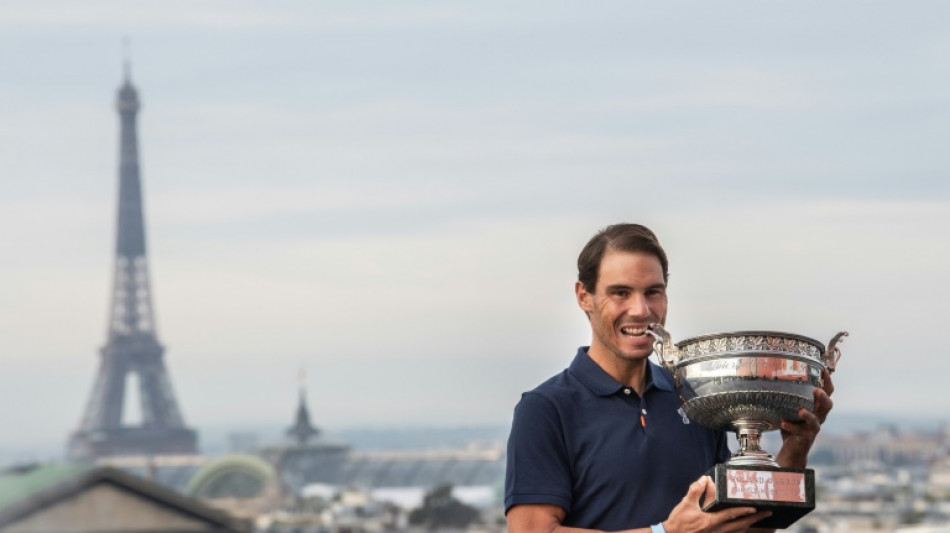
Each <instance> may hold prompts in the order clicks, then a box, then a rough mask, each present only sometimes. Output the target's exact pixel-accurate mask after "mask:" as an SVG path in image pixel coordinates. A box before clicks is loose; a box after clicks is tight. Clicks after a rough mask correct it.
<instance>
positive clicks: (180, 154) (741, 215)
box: [0, 0, 950, 451]
mask: <svg viewBox="0 0 950 533" xmlns="http://www.w3.org/2000/svg"><path fill="white" fill-rule="evenodd" d="M948 22H950V4H947V3H946V2H941V1H915V2H902V3H895V2H881V1H841V2H834V3H829V2H818V1H801V2H794V3H778V2H756V1H726V2H716V3H709V2H700V1H674V2H664V3H650V2H638V1H628V0H626V1H603V2H596V3H591V2H580V1H562V2H541V1H531V0H529V1H521V2H500V1H495V0H487V1H481V2H456V1H442V2H434V1H406V2H389V1H365V2H327V1H318V2H304V1H291V0H288V1H283V2H267V3H265V2H251V1H245V0H233V1H232V0H229V1H224V0H220V1H218V0H209V1H203V2H191V1H188V2H185V1H181V0H170V1H166V2H144V1H142V2H127V1H119V0H114V1H113V0H93V1H87V2H83V3H81V4H80V3H76V2H67V1H58V0H52V1H47V2H37V1H18V0H15V1H8V2H4V7H3V9H2V10H0V65H3V68H2V69H0V180H2V193H0V227H3V231H2V232H0V298H2V302H3V305H0V357H2V361H3V363H4V364H3V371H2V373H0V404H2V405H4V406H6V407H5V408H4V409H0V427H3V428H4V438H3V443H2V444H0V451H2V450H3V449H6V450H10V449H44V450H47V449H50V450H60V449H62V448H63V447H64V445H65V441H66V438H67V436H68V434H69V433H70V432H71V431H73V430H74V429H75V428H76V427H77V426H78V424H79V420H80V417H81V415H82V412H83V409H84V406H85V403H86V401H87V399H88V396H89V394H90V392H91V387H92V383H93V378H94V375H95V372H96V368H97V365H98V355H97V354H98V350H99V348H101V346H102V345H103V343H104V342H105V340H106V319H107V305H108V302H109V288H110V284H111V274H112V269H111V264H112V251H113V248H114V238H115V227H114V225H115V215H116V214H115V202H116V193H117V164H118V161H117V158H118V116H117V114H116V112H115V109H114V107H113V106H114V99H115V95H116V91H117V89H118V87H119V85H120V84H121V81H122V76H123V74H122V64H123V59H124V57H126V52H124V51H123V46H122V42H123V39H125V38H128V40H129V42H130V46H129V52H128V55H129V56H130V57H131V77H132V81H133V83H134V84H135V86H136V87H137V88H138V91H139V97H140V99H141V101H142V109H141V112H140V115H139V141H140V147H139V149H140V156H141V163H142V179H143V187H144V193H145V212H146V218H147V221H146V224H147V241H148V253H149V260H150V270H151V276H152V277H151V282H152V289H153V291H154V296H153V303H154V306H155V312H156V316H157V328H158V336H159V339H160V341H161V342H162V343H163V344H164V345H165V346H166V348H167V351H166V353H165V360H166V365H167V367H168V369H169V372H170V375H171V379H172V382H173V385H174V388H175V392H176V396H177V398H178V401H179V403H180V405H181V409H182V411H183V414H184V416H185V419H186V421H187V423H188V424H189V425H191V426H193V427H196V428H198V429H199V430H200V429H202V428H209V427H215V428H234V429H235V430H243V429H247V428H253V427H257V426H259V425H262V424H270V425H273V424H281V423H287V424H288V425H289V423H290V421H291V419H292V415H293V410H294V407H295V404H296V401H297V390H298V387H299V385H300V379H299V377H298V376H299V374H300V371H301V369H303V372H304V378H303V384H304V385H305V386H306V388H307V394H308V401H309V404H310V408H311V414H312V416H313V418H314V421H315V423H316V424H317V425H318V426H320V427H322V428H324V429H328V430H333V429H340V428H352V427H405V426H438V427H464V426H472V425H483V424H484V425H494V424H500V425H504V424H508V423H509V422H510V418H511V411H512V408H513V406H514V404H515V403H516V402H517V400H518V398H519V397H520V394H521V392H523V391H526V390H529V389H531V388H533V387H534V386H535V385H537V384H538V383H540V382H541V381H543V380H544V379H546V378H547V377H549V376H551V375H553V374H555V373H557V372H559V371H561V370H562V369H563V368H564V367H565V366H566V365H567V364H568V363H569V362H570V360H571V359H572V357H573V354H574V352H575V350H576V348H577V346H579V345H583V344H587V343H588V342H589V336H590V331H589V326H588V325H587V323H586V319H585V318H584V316H583V314H582V313H581V312H580V311H579V310H578V308H577V305H576V302H575V299H574V294H573V283H574V279H575V277H576V269H575V262H576V257H577V253H578V252H579V251H580V249H581V247H582V246H583V245H584V243H585V242H586V241H587V239H588V238H589V237H590V236H592V235H593V234H594V233H595V232H596V231H597V230H598V229H600V228H601V227H603V226H605V225H608V224H611V223H615V222H620V221H630V222H640V223H643V224H646V225H648V226H649V227H651V228H652V229H653V230H654V231H655V232H656V233H657V234H658V235H659V237H660V240H661V242H662V243H663V245H664V246H665V248H666V250H667V253H668V255H669V257H670V262H671V266H670V272H671V276H670V286H669V299H670V304H669V306H670V311H669V317H668V320H667V326H668V329H669V330H670V331H671V333H672V334H673V337H674V339H677V338H678V339H683V338H687V337H692V336H695V335H700V334H705V333H712V332H720V331H737V330H750V329H766V330H779V331H788V332H793V333H797V334H801V335H805V336H808V337H813V338H815V339H817V340H819V341H821V342H823V343H826V342H828V341H829V340H830V339H831V337H832V336H833V335H834V334H835V333H837V332H838V331H840V330H848V331H849V332H850V334H851V335H850V337H848V338H847V340H846V341H845V342H844V343H843V344H842V345H841V349H842V352H843V356H842V359H841V362H840V364H839V367H838V372H837V373H836V374H835V378H834V381H835V385H836V392H835V395H834V399H835V402H836V404H835V409H836V411H839V412H841V413H859V414H861V413H863V414H872V415H880V416H882V417H884V416H888V417H918V416H927V417H938V418H941V417H942V418H947V412H948V407H950V400H946V399H945V398H944V396H945V395H944V394H943V389H944V388H945V387H946V384H945V382H946V379H945V377H946V376H947V375H950V357H948V355H950V354H948V351H947V347H946V346H947V341H946V335H945V331H944V328H946V320H947V317H948V314H947V312H946V302H947V301H948V300H950V281H948V280H947V277H946V274H947V273H948V272H950V246H948V243H950V180H948V177H950V176H948V174H950V155H948V154H950V150H947V149H946V146H945V145H946V139H947V138H948V133H950V105H948V104H950V62H948V61H947V57H950V33H948V32H947V31H946V27H947V23H948ZM133 396H134V395H133ZM941 398H943V399H941ZM132 400H133V401H134V397H133V398H132ZM129 416H130V417H131V418H132V419H134V417H135V408H131V409H130V411H129ZM828 423H829V424H833V423H834V414H832V417H831V418H830V419H829V422H828Z"/></svg>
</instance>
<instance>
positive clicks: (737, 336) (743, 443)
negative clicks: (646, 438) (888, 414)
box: [649, 324, 848, 528]
mask: <svg viewBox="0 0 950 533" xmlns="http://www.w3.org/2000/svg"><path fill="white" fill-rule="evenodd" d="M649 331H650V334H651V335H653V336H654V338H656V343H655V345H654V347H655V349H654V351H655V353H656V354H657V357H658V358H659V360H660V364H661V365H663V367H664V368H666V369H667V370H668V371H669V372H670V373H671V374H673V379H674V384H675V386H676V391H677V394H679V396H680V399H681V400H682V401H683V410H684V411H685V413H686V415H687V416H688V417H689V418H690V419H691V420H694V421H696V422H698V423H700V424H702V425H704V426H707V427H710V428H713V429H718V430H722V431H734V432H735V433H736V436H737V437H738V442H739V449H738V450H736V452H735V453H734V454H733V456H732V459H730V460H729V461H728V462H726V463H724V464H718V465H716V466H715V467H713V469H712V470H710V472H709V475H710V477H712V478H713V481H714V482H715V484H716V494H715V495H712V496H709V497H707V498H706V501H705V503H704V506H703V508H704V509H705V510H709V511H711V510H718V509H723V508H726V507H737V506H752V507H757V508H759V509H760V510H764V509H769V510H771V511H772V516H770V517H768V518H766V519H764V520H762V521H760V522H758V523H757V524H756V526H757V527H774V528H785V527H788V526H789V525H791V524H792V523H794V522H795V521H796V520H798V519H799V518H800V517H802V516H804V515H805V514H806V513H808V512H809V511H811V510H812V509H814V508H815V481H814V471H813V470H811V469H808V468H804V469H803V468H782V467H780V466H779V465H778V463H776V462H775V460H774V459H773V458H772V456H771V455H769V454H768V453H766V452H765V451H764V450H762V448H761V447H760V445H759V442H760V440H761V436H762V433H763V432H766V431H769V430H774V429H779V425H780V423H781V420H782V419H785V420H790V421H793V422H794V421H798V420H800V418H799V416H798V410H799V408H801V407H804V408H806V409H808V410H812V409H813V408H814V396H813V394H812V391H813V390H814V388H815V387H822V386H824V379H823V377H822V370H825V369H827V370H828V372H834V371H835V367H836V366H837V364H838V359H839V358H840V357H841V351H840V350H839V349H838V346H837V345H838V343H839V342H840V341H841V339H842V338H843V337H845V336H847V335H848V333H847V332H846V331H842V332H840V333H838V334H837V335H835V336H834V338H832V339H831V342H829V343H828V347H827V348H825V346H824V345H822V344H821V343H820V342H818V341H816V340H814V339H810V338H808V337H803V336H801V335H795V334H791V333H781V332H777V331H738V332H733V333H717V334H713V335H703V336H700V337H693V338H691V339H687V340H684V341H680V342H678V343H676V344H673V342H672V340H671V339H670V334H669V332H668V331H666V329H664V328H663V326H662V325H660V324H652V325H651V326H650V329H649Z"/></svg>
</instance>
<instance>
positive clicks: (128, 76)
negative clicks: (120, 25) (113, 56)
mask: <svg viewBox="0 0 950 533" xmlns="http://www.w3.org/2000/svg"><path fill="white" fill-rule="evenodd" d="M122 69H123V71H124V72H125V82H126V83H130V82H131V81H132V44H131V42H130V40H129V37H128V36H125V37H123V38H122Z"/></svg>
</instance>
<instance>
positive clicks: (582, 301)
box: [574, 281, 594, 316]
mask: <svg viewBox="0 0 950 533" xmlns="http://www.w3.org/2000/svg"><path fill="white" fill-rule="evenodd" d="M574 294H575V295H576V296H577V305H578V307H580V308H581V309H582V310H583V311H584V312H585V313H587V314H588V316H589V315H590V312H591V311H593V310H594V296H593V295H592V294H591V293H589V292H587V289H586V288H584V284H583V283H581V282H580V281H578V282H575V283H574Z"/></svg>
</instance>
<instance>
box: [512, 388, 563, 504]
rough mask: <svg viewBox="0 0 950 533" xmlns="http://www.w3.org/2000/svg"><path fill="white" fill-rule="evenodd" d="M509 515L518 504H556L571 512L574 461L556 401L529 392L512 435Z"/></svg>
mask: <svg viewBox="0 0 950 533" xmlns="http://www.w3.org/2000/svg"><path fill="white" fill-rule="evenodd" d="M506 468H507V470H506V473H505V513H507V512H508V510H509V509H511V508H512V507H513V506H515V505H521V504H552V505H557V506H558V507H560V508H562V509H564V511H565V512H568V511H570V509H571V500H572V498H571V492H572V491H571V486H572V482H571V479H572V475H571V471H572V468H571V460H570V456H569V454H568V452H567V445H566V442H565V435H564V429H563V424H562V422H561V417H560V415H559V413H558V410H557V408H556V406H555V404H554V403H553V402H551V401H550V400H548V399H547V398H545V397H544V396H542V395H540V394H537V393H533V392H528V393H525V394H523V395H522V397H521V401H520V402H518V405H517V406H516V407H515V413H514V419H513V421H512V425H511V434H510V435H509V436H508V454H507V467H506Z"/></svg>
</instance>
